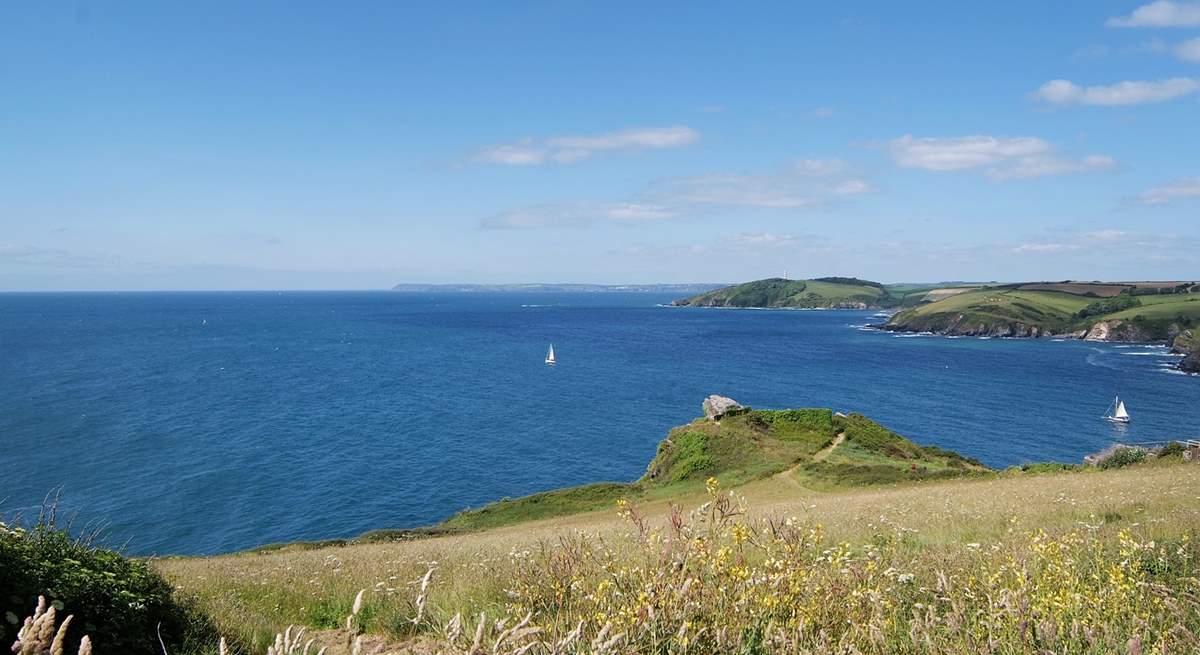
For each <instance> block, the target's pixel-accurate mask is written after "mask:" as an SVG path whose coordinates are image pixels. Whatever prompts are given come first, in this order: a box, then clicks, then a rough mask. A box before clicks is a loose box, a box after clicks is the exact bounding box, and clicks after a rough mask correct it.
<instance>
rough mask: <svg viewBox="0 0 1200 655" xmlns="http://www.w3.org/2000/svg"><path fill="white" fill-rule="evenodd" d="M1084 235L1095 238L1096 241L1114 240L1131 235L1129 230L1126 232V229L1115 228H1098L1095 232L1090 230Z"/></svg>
mask: <svg viewBox="0 0 1200 655" xmlns="http://www.w3.org/2000/svg"><path fill="white" fill-rule="evenodd" d="M1083 236H1084V237H1085V238H1087V239H1094V240H1096V241H1114V240H1116V239H1124V238H1125V237H1127V236H1129V232H1126V231H1125V230H1115V229H1111V228H1110V229H1107V230H1097V231H1095V232H1088V233H1087V234H1084V235H1083Z"/></svg>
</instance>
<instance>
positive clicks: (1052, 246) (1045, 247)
mask: <svg viewBox="0 0 1200 655" xmlns="http://www.w3.org/2000/svg"><path fill="white" fill-rule="evenodd" d="M1080 247H1081V246H1079V245H1077V244H1074V243H1025V244H1022V245H1019V246H1017V247H1015V248H1013V249H1012V252H1013V253H1016V254H1018V255H1027V254H1053V253H1059V252H1071V251H1072V250H1079V248H1080Z"/></svg>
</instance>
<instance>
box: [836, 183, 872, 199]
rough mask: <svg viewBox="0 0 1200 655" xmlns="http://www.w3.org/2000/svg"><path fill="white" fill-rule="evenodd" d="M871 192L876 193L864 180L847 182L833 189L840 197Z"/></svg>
mask: <svg viewBox="0 0 1200 655" xmlns="http://www.w3.org/2000/svg"><path fill="white" fill-rule="evenodd" d="M871 191H874V189H873V188H872V187H871V185H870V184H867V183H866V182H863V181H862V180H846V181H845V182H842V183H841V184H839V185H837V186H836V187H834V188H833V192H834V193H835V194H837V195H839V196H856V195H858V194H860V193H870V192H871Z"/></svg>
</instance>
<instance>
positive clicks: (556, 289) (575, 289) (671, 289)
mask: <svg viewBox="0 0 1200 655" xmlns="http://www.w3.org/2000/svg"><path fill="white" fill-rule="evenodd" d="M723 286H725V284H721V283H712V284H708V283H703V282H697V283H694V284H570V283H553V284H552V283H540V282H535V283H529V284H397V285H396V286H394V287H392V289H391V290H392V291H400V292H408V293H433V292H453V293H497V292H501V293H679V294H686V293H704V292H706V291H712V290H713V289H718V288H721V287H723Z"/></svg>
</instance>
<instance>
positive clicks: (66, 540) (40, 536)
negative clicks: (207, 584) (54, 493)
mask: <svg viewBox="0 0 1200 655" xmlns="http://www.w3.org/2000/svg"><path fill="white" fill-rule="evenodd" d="M53 517H54V515H53V512H49V513H45V512H44V513H43V517H42V518H41V519H39V521H38V523H37V525H35V526H33V527H32V528H30V529H29V530H25V529H23V528H20V527H11V526H8V525H6V524H4V523H0V590H2V592H0V617H9V619H10V620H9V621H0V643H4V644H10V643H12V642H13V641H14V640H15V639H16V628H17V626H16V625H14V624H13V623H12V622H11V617H13V616H18V617H19V616H24V615H25V614H27V613H28V611H29V609H30V608H32V607H34V606H36V605H38V597H39V596H45V597H46V599H47V600H48V601H49V602H50V604H51V607H53V608H55V609H56V610H57V611H58V612H59V613H61V614H64V615H66V614H70V615H73V616H74V617H75V618H74V620H73V621H72V622H71V625H70V626H69V629H68V634H67V638H68V640H69V641H70V642H72V643H75V642H78V641H79V640H80V639H81V638H82V637H83V635H85V634H87V635H90V636H91V638H92V640H93V643H94V646H93V648H94V652H95V653H96V655H108V654H115V653H122V654H123V655H157V654H158V653H160V652H161V650H162V649H161V648H160V646H159V644H158V634H159V633H160V632H161V634H162V640H163V642H164V643H165V644H166V646H167V650H168V652H170V653H173V654H177V653H181V652H192V651H197V650H199V649H200V648H201V646H202V645H203V646H207V647H211V646H212V644H215V643H216V640H217V636H216V629H215V628H214V627H213V625H212V624H211V623H210V622H209V621H208V620H207V619H206V618H205V617H204V616H203V615H202V614H200V613H199V612H198V611H196V610H195V609H194V608H192V607H191V606H190V604H186V603H180V602H178V601H177V600H176V599H175V597H174V595H173V594H172V588H171V585H170V584H169V583H168V582H167V581H166V580H165V579H163V577H162V576H161V575H159V574H158V573H156V572H155V571H153V570H152V569H151V568H150V567H149V566H148V565H147V564H146V562H144V561H141V560H135V559H130V558H127V557H125V556H123V555H121V554H120V553H117V552H115V551H112V550H107V549H104V548H100V547H97V546H94V545H93V544H92V543H91V539H90V538H76V537H72V536H71V535H70V534H69V533H68V531H67V530H63V529H59V528H57V527H56V526H55V523H54V518H53Z"/></svg>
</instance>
